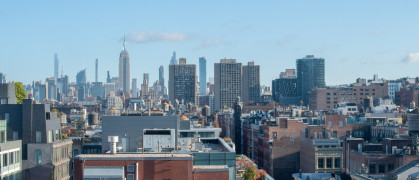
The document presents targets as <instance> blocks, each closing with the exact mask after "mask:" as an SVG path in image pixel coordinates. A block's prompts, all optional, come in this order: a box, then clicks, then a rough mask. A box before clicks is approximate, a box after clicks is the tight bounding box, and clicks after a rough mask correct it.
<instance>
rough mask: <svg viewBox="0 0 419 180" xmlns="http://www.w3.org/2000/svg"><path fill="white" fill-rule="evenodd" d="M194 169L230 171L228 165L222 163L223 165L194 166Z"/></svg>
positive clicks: (197, 170) (201, 170)
mask: <svg viewBox="0 0 419 180" xmlns="http://www.w3.org/2000/svg"><path fill="white" fill-rule="evenodd" d="M193 170H194V171H195V172H214V171H227V172H228V166H227V165H222V166H193Z"/></svg>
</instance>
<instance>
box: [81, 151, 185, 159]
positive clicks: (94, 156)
mask: <svg viewBox="0 0 419 180" xmlns="http://www.w3.org/2000/svg"><path fill="white" fill-rule="evenodd" d="M76 159H79V160H192V155H190V154H168V153H166V154H154V153H153V154H142V153H127V154H81V155H78V156H76Z"/></svg>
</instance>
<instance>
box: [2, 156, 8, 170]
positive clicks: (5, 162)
mask: <svg viewBox="0 0 419 180" xmlns="http://www.w3.org/2000/svg"><path fill="white" fill-rule="evenodd" d="M7 165H8V164H7V153H5V154H3V167H6V166H7Z"/></svg>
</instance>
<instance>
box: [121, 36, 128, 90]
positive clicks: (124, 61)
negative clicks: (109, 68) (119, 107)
mask: <svg viewBox="0 0 419 180" xmlns="http://www.w3.org/2000/svg"><path fill="white" fill-rule="evenodd" d="M129 68H130V66H129V54H128V51H127V49H126V43H125V37H124V48H123V49H122V51H121V54H120V55H119V89H121V90H122V91H123V92H129V91H130V87H129V85H130V84H129V83H130V77H129V75H130V71H129Z"/></svg>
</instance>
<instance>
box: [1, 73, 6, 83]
mask: <svg viewBox="0 0 419 180" xmlns="http://www.w3.org/2000/svg"><path fill="white" fill-rule="evenodd" d="M0 83H6V75H5V74H3V73H0Z"/></svg>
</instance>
